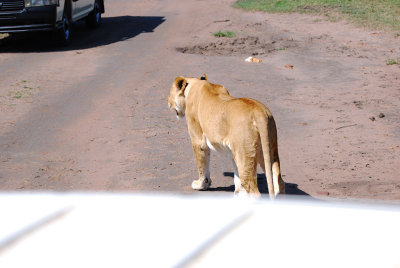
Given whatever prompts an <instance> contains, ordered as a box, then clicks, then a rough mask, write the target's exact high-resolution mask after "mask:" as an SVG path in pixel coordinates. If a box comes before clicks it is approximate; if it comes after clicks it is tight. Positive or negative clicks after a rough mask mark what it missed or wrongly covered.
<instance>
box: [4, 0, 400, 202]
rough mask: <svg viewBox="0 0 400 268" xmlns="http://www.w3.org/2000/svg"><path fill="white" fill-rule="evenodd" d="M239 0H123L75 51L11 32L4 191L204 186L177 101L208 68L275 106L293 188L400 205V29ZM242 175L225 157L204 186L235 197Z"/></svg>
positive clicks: (83, 32) (110, 6) (78, 36)
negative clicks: (267, 9) (247, 8)
mask: <svg viewBox="0 0 400 268" xmlns="http://www.w3.org/2000/svg"><path fill="white" fill-rule="evenodd" d="M233 2H234V1H232V0H223V1H211V0H207V1H196V0H191V1H178V0H167V1H160V0H151V1H129V2H128V3H127V2H126V1H122V0H116V1H113V2H112V3H111V2H110V3H107V7H106V8H107V13H106V14H105V17H104V20H103V25H102V26H101V28H100V29H98V30H96V31H94V32H91V31H89V30H87V29H86V28H85V26H84V24H78V25H77V26H76V29H75V30H76V31H75V43H74V44H73V45H72V46H71V47H69V48H67V49H54V48H53V47H52V45H51V44H50V45H49V44H48V40H47V41H46V40H44V41H43V39H38V38H37V37H26V38H22V39H20V38H16V37H10V38H4V39H3V40H1V45H0V51H1V54H0V62H1V63H0V76H1V79H0V111H1V114H0V189H2V190H7V191H9V190H32V189H34V190H56V191H69V190H103V191H173V192H177V193H193V191H192V190H191V189H190V184H191V181H192V180H193V179H195V178H196V176H197V174H196V167H195V161H194V157H193V154H192V152H191V145H190V141H189V138H188V134H187V130H186V125H185V122H184V121H176V119H175V115H174V113H173V112H171V111H169V110H168V108H167V103H166V96H167V94H168V90H169V87H170V85H171V83H172V82H173V80H174V78H175V77H176V76H178V75H184V76H200V75H201V74H203V73H207V75H208V78H209V80H210V81H211V82H214V83H217V84H222V85H224V86H225V87H227V88H228V89H229V91H230V93H231V94H232V95H233V96H236V97H244V96H245V97H251V98H255V99H258V100H260V101H262V102H264V103H265V104H267V106H269V107H270V109H271V111H272V112H273V114H274V116H275V119H276V121H277V125H278V136H279V149H280V157H281V167H282V172H283V174H284V180H285V181H286V182H287V189H288V192H289V193H292V194H305V195H311V196H313V197H326V196H330V197H338V198H368V199H385V200H400V148H399V146H400V102H399V99H400V66H399V65H387V64H386V62H387V60H388V59H394V58H397V57H400V45H399V44H400V38H399V37H397V38H396V37H395V35H394V34H393V33H385V32H377V31H370V30H364V29H358V28H355V27H354V26H352V25H348V24H346V23H344V22H339V23H332V22H326V21H325V20H323V18H319V17H315V16H309V15H296V14H287V15H276V14H267V13H261V12H243V11H241V10H237V9H234V8H232V7H231V5H232V3H233ZM218 30H230V31H234V32H235V33H236V37H234V38H216V37H214V36H213V35H212V33H214V32H216V31H218ZM251 55H255V56H256V57H257V58H260V59H262V60H263V62H262V63H260V64H256V63H247V62H245V61H244V59H245V58H247V57H248V56H251ZM380 114H382V115H381V117H379V115H380ZM383 115H384V116H383ZM232 176H233V174H232V167H231V163H230V160H229V159H224V158H222V157H220V156H218V155H212V177H214V178H215V179H214V181H213V186H212V189H211V191H209V192H200V193H198V194H215V192H216V191H218V192H233V188H234V187H233V178H232ZM264 181H265V180H264V178H263V176H261V175H260V178H259V182H260V188H261V191H262V192H263V193H265V192H266V191H267V189H266V185H265V182H264Z"/></svg>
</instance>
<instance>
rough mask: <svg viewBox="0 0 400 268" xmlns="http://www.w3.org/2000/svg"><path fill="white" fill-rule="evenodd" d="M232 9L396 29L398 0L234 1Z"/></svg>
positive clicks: (399, 9) (399, 27)
mask: <svg viewBox="0 0 400 268" xmlns="http://www.w3.org/2000/svg"><path fill="white" fill-rule="evenodd" d="M234 6H235V7H238V8H242V9H245V10H261V11H267V12H274V13H287V12H297V13H315V14H320V15H325V16H326V17H327V18H328V19H329V20H333V21H337V20H340V19H347V20H349V21H351V22H354V23H356V24H358V25H360V26H363V27H367V28H372V29H389V30H394V31H399V30H400V16H399V14H400V1H399V0H238V1H237V2H236V3H235V4H234Z"/></svg>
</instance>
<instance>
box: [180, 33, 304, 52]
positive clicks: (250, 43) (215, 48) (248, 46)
mask: <svg viewBox="0 0 400 268" xmlns="http://www.w3.org/2000/svg"><path fill="white" fill-rule="evenodd" d="M294 46H296V45H295V42H293V40H282V39H281V40H278V41H276V40H272V41H265V40H261V39H260V38H259V37H258V36H247V37H240V38H220V40H218V41H215V42H211V43H208V44H204V45H201V44H200V45H194V46H191V47H180V48H177V51H179V52H182V53H189V54H200V55H206V56H213V55H222V56H232V55H252V56H257V55H259V56H263V55H267V54H269V53H271V52H274V51H276V50H285V49H288V48H290V47H294Z"/></svg>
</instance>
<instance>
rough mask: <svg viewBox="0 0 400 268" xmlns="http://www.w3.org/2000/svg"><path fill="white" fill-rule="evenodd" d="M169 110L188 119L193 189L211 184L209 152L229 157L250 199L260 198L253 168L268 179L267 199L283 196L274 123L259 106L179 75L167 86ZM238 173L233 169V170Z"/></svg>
mask: <svg viewBox="0 0 400 268" xmlns="http://www.w3.org/2000/svg"><path fill="white" fill-rule="evenodd" d="M168 106H169V107H170V108H171V109H173V110H175V112H176V114H177V116H178V117H179V118H181V117H184V116H186V122H187V126H188V130H189V135H190V138H191V141H192V147H193V151H194V155H195V158H196V162H197V167H198V172H199V179H198V180H195V181H193V183H192V188H193V189H197V190H206V189H207V188H208V187H209V186H210V184H211V179H210V174H209V164H210V149H215V150H217V151H228V152H231V153H232V157H233V160H234V164H236V167H237V172H238V173H239V174H235V175H238V177H239V178H240V183H238V184H237V183H236V181H235V194H238V193H239V192H240V190H241V187H243V188H244V190H245V191H246V192H247V193H248V194H250V195H252V196H257V197H258V196H260V192H259V190H258V186H257V164H260V165H261V167H262V169H263V170H264V173H265V175H266V177H267V182H268V191H269V195H270V197H271V198H273V197H274V196H276V195H277V194H279V193H281V194H282V193H285V183H284V181H283V180H282V178H281V172H280V163H279V156H278V137H277V131H276V125H275V120H274V118H273V117H272V114H271V112H270V110H269V109H268V108H267V107H266V106H265V105H264V104H262V103H260V102H258V101H256V100H252V99H247V98H240V99H237V98H234V97H232V96H231V95H229V92H228V90H227V89H226V88H224V87H223V86H220V85H215V84H211V83H209V82H208V81H207V77H206V76H205V75H204V76H203V77H201V78H200V79H197V78H185V77H182V76H180V77H177V78H176V79H175V81H174V83H173V84H172V86H171V89H170V94H169V96H168ZM235 170H236V169H235Z"/></svg>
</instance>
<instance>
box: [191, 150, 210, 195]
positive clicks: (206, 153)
mask: <svg viewBox="0 0 400 268" xmlns="http://www.w3.org/2000/svg"><path fill="white" fill-rule="evenodd" d="M192 147H193V152H194V155H195V157H196V162H197V169H198V172H199V179H198V180H194V181H193V182H192V188H193V189H194V190H207V189H208V187H210V185H211V178H210V149H209V148H208V147H207V146H202V145H198V144H192Z"/></svg>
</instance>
